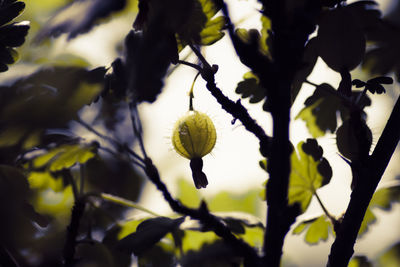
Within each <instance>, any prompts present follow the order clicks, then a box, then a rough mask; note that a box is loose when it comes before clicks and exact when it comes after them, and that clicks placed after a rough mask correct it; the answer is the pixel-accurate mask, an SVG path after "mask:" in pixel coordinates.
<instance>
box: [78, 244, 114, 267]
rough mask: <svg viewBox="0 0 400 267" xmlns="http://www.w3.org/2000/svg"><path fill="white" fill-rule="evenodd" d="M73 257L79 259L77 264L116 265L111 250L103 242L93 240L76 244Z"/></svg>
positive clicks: (112, 266) (110, 266) (98, 266)
mask: <svg viewBox="0 0 400 267" xmlns="http://www.w3.org/2000/svg"><path fill="white" fill-rule="evenodd" d="M75 257H76V258H78V259H81V260H80V261H79V265H86V266H97V267H116V266H118V265H116V263H115V260H114V258H113V255H112V253H111V251H110V250H109V249H108V248H107V246H105V245H104V244H102V243H100V242H98V241H96V240H93V241H92V242H91V243H82V244H79V245H77V246H76V254H75Z"/></svg>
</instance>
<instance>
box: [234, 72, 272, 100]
mask: <svg viewBox="0 0 400 267" xmlns="http://www.w3.org/2000/svg"><path fill="white" fill-rule="evenodd" d="M243 79H244V80H243V81H241V82H239V83H238V85H237V87H236V90H235V92H236V93H237V94H240V95H241V97H242V98H250V99H249V102H250V103H258V102H260V101H262V100H263V99H265V94H266V90H265V88H263V87H261V86H260V80H259V78H258V77H257V76H256V75H255V74H253V73H252V72H251V71H249V72H247V73H245V74H244V75H243Z"/></svg>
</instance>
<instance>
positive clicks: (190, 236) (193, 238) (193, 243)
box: [182, 230, 219, 252]
mask: <svg viewBox="0 0 400 267" xmlns="http://www.w3.org/2000/svg"><path fill="white" fill-rule="evenodd" d="M218 239H219V237H218V236H217V235H216V234H215V233H214V232H201V231H198V230H185V235H184V236H183V239H182V249H183V251H184V252H187V251H190V250H194V251H197V250H199V249H200V248H201V247H202V246H203V245H204V244H211V243H213V242H214V241H215V240H218Z"/></svg>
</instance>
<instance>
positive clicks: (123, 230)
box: [117, 218, 149, 240]
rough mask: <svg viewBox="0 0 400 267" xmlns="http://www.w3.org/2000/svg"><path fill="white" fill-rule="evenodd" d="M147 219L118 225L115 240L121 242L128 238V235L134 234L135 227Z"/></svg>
mask: <svg viewBox="0 0 400 267" xmlns="http://www.w3.org/2000/svg"><path fill="white" fill-rule="evenodd" d="M147 219H149V218H145V219H139V220H129V221H126V222H122V223H119V226H120V230H119V232H118V235H117V239H118V240H121V239H122V238H124V237H126V236H128V235H129V234H131V233H133V232H136V229H137V227H138V226H139V224H141V223H142V222H143V221H144V220H147Z"/></svg>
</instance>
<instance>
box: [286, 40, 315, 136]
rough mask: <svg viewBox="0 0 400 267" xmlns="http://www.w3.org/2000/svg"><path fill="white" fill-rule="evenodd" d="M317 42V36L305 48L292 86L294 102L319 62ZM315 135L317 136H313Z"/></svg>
mask: <svg viewBox="0 0 400 267" xmlns="http://www.w3.org/2000/svg"><path fill="white" fill-rule="evenodd" d="M316 46H317V44H316V40H315V38H312V39H311V40H309V41H308V43H307V44H306V46H305V48H304V52H303V59H302V66H301V67H300V69H298V70H297V72H296V75H295V76H294V79H293V82H292V86H291V98H292V103H294V101H295V100H296V97H297V95H298V93H299V92H300V89H301V86H302V85H303V83H304V82H305V81H306V79H307V77H308V76H309V75H310V74H311V72H312V71H313V69H314V66H315V64H316V63H317V59H318V54H317V50H316V49H317V47H316ZM313 137H315V136H313Z"/></svg>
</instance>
